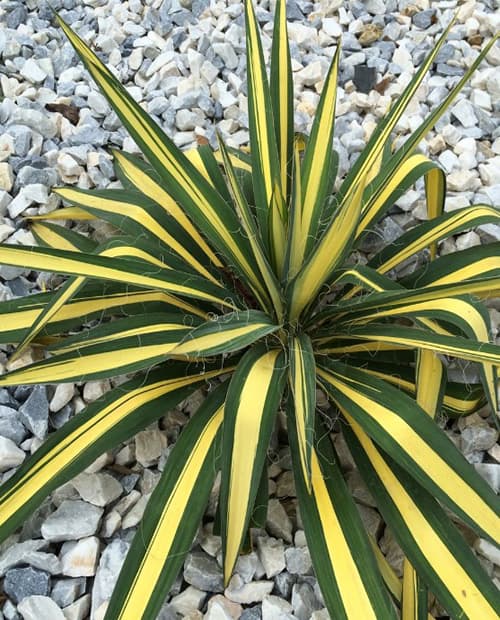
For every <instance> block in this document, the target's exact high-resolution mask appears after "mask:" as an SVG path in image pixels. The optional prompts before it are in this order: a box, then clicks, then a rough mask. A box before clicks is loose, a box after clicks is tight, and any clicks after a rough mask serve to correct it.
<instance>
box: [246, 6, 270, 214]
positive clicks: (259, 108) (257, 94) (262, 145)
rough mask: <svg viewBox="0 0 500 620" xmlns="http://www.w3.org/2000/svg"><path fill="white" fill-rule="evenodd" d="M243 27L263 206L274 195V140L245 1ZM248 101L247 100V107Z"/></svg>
mask: <svg viewBox="0 0 500 620" xmlns="http://www.w3.org/2000/svg"><path fill="white" fill-rule="evenodd" d="M245 15H246V28H247V56H248V60H247V71H248V82H249V84H248V86H249V88H248V90H249V94H250V93H251V94H252V97H253V106H252V110H251V113H252V115H253V118H254V120H255V131H256V134H257V140H256V144H257V146H258V148H259V153H252V156H257V155H258V158H259V159H258V161H259V166H260V167H261V169H262V177H263V182H264V188H263V189H264V192H265V197H266V206H270V205H271V203H272V197H273V193H274V184H275V182H276V174H275V170H274V166H273V162H274V159H272V158H271V151H270V140H271V139H273V138H274V136H271V135H270V134H269V131H268V129H269V127H268V121H269V116H268V114H269V110H267V106H266V99H265V87H266V84H265V82H264V79H263V78H264V76H263V74H262V71H261V69H262V62H261V58H260V53H259V51H260V50H259V33H258V30H257V20H256V18H255V12H254V9H253V5H252V2H251V0H246V2H245ZM251 103H252V102H251V101H250V98H249V105H250V104H251Z"/></svg>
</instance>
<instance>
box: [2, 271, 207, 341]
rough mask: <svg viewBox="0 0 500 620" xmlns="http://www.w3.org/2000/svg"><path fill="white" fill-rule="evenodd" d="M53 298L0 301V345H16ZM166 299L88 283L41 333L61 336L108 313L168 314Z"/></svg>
mask: <svg viewBox="0 0 500 620" xmlns="http://www.w3.org/2000/svg"><path fill="white" fill-rule="evenodd" d="M53 296H54V293H37V294H34V295H30V296H29V297H21V298H19V299H12V300H9V301H3V302H0V321H1V324H2V330H1V331H0V342H2V343H15V342H19V341H20V340H21V338H22V337H23V335H24V334H25V332H26V330H27V329H29V328H30V327H31V326H32V325H33V324H34V323H35V321H36V320H37V319H38V317H39V316H40V314H41V313H42V312H43V309H44V308H45V307H46V305H47V304H48V303H50V302H51V300H52V298H53ZM170 298H171V296H170V295H167V294H166V293H163V292H162V291H156V290H143V289H138V288H135V287H131V286H128V285H123V284H117V283H115V282H104V283H101V284H96V283H95V282H90V283H87V284H86V285H84V287H82V289H80V291H78V292H77V293H76V294H75V296H74V297H73V298H72V299H70V300H68V301H67V302H66V303H65V304H64V305H63V306H62V307H61V308H60V309H59V310H58V312H57V313H56V314H55V315H54V316H53V317H52V318H51V319H50V321H49V322H48V323H47V325H46V326H45V328H44V329H43V330H42V331H41V334H43V335H45V334H54V333H61V332H64V331H66V330H68V329H69V328H71V327H73V326H75V325H81V324H82V323H86V322H88V321H90V320H92V319H94V318H104V317H107V316H109V315H111V314H113V315H116V314H117V315H121V314H127V315H133V314H137V313H141V312H142V313H144V312H146V311H150V312H156V311H159V310H167V311H168V310H171V309H172V306H171V305H170V303H169V300H170ZM196 315H197V316H201V317H202V318H206V313H204V312H201V313H200V312H197V313H196Z"/></svg>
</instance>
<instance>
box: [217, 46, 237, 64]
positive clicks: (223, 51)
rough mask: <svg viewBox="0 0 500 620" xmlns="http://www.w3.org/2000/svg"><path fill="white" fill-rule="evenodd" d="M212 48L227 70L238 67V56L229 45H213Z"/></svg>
mask: <svg viewBox="0 0 500 620" xmlns="http://www.w3.org/2000/svg"><path fill="white" fill-rule="evenodd" d="M212 48H213V50H214V52H215V53H216V54H217V55H218V56H220V57H221V58H222V60H223V61H224V64H225V66H226V67H227V68H228V69H236V67H237V66H238V56H237V55H236V52H235V51H234V48H233V46H232V45H231V44H230V43H227V42H225V43H214V44H213V45H212Z"/></svg>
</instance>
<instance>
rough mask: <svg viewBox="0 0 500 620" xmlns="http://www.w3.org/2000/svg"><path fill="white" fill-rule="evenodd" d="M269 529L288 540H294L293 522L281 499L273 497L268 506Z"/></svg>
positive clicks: (267, 525) (277, 536) (271, 532)
mask: <svg viewBox="0 0 500 620" xmlns="http://www.w3.org/2000/svg"><path fill="white" fill-rule="evenodd" d="M266 529H267V531H268V532H269V533H270V534H272V535H273V536H275V537H276V538H282V539H283V540H284V541H286V542H291V541H292V522H291V521H290V517H289V516H288V515H287V513H286V511H285V509H284V508H283V506H282V504H281V503H280V501H279V500H277V499H274V498H271V499H270V500H269V504H268V507H267V521H266Z"/></svg>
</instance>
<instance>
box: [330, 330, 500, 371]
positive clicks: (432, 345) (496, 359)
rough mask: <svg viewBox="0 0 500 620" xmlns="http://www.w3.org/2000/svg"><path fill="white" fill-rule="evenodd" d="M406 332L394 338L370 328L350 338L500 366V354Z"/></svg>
mask: <svg viewBox="0 0 500 620" xmlns="http://www.w3.org/2000/svg"><path fill="white" fill-rule="evenodd" d="M405 331H407V333H408V336H404V335H397V336H392V335H391V334H390V333H388V332H386V331H384V332H383V333H381V334H380V333H379V334H377V333H375V332H370V328H369V327H368V328H367V329H366V330H363V333H362V334H361V333H359V334H357V333H354V332H351V333H350V334H349V338H354V339H358V338H359V339H364V338H366V339H367V340H380V341H382V342H386V343H394V344H398V345H402V346H405V347H406V348H412V349H428V350H430V351H436V352H437V353H443V354H444V355H451V356H452V357H460V358H462V359H466V360H471V361H473V362H483V363H489V364H494V365H495V366H500V353H493V352H490V351H487V352H486V351H485V350H479V351H476V350H474V349H472V348H468V347H467V348H466V347H464V346H461V345H460V344H459V345H455V344H448V343H447V342H442V341H441V342H440V341H438V340H437V339H436V338H432V336H431V335H430V334H426V333H425V332H422V339H420V338H418V337H416V336H414V335H413V336H412V335H411V334H412V333H413V334H415V333H416V332H417V331H418V330H417V329H412V328H408V330H405ZM426 338H428V340H426ZM450 339H451V338H450ZM461 341H462V342H463V341H464V339H463V338H462V339H461ZM465 342H467V341H465ZM478 344H480V345H485V346H486V347H489V346H493V345H490V344H489V343H488V342H480V343H478ZM328 352H329V351H328Z"/></svg>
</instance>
